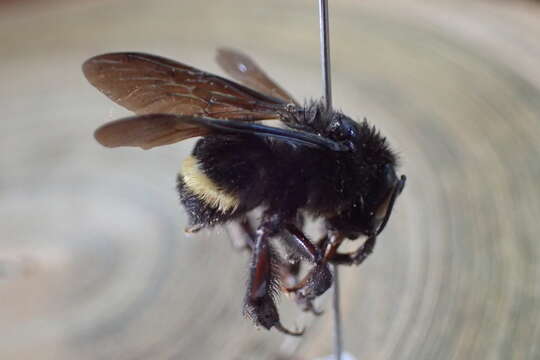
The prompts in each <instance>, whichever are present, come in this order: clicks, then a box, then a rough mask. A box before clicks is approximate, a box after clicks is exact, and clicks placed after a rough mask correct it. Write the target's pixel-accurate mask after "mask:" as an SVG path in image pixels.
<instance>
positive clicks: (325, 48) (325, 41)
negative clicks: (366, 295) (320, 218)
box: [319, 0, 343, 360]
mask: <svg viewBox="0 0 540 360" xmlns="http://www.w3.org/2000/svg"><path fill="white" fill-rule="evenodd" d="M319 25H320V36H321V65H322V66H321V67H322V75H323V81H322V84H323V91H324V100H325V103H326V109H328V110H331V109H332V84H331V78H330V35H329V30H328V2H327V0H319ZM333 270H334V271H333V275H334V291H333V299H332V300H333V301H332V308H333V312H334V353H335V360H341V355H342V353H343V335H342V327H341V310H340V306H339V276H338V275H339V273H338V267H337V265H334V266H333Z"/></svg>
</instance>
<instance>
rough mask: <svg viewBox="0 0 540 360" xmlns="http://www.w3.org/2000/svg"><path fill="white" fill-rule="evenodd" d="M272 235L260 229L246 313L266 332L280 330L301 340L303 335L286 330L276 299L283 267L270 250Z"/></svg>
mask: <svg viewBox="0 0 540 360" xmlns="http://www.w3.org/2000/svg"><path fill="white" fill-rule="evenodd" d="M271 235H272V232H271V231H269V228H268V227H267V226H264V224H263V225H262V226H260V227H259V229H258V230H257V232H256V239H255V245H254V248H253V252H252V254H251V256H252V257H251V263H250V269H249V270H250V271H249V283H248V289H247V293H246V297H245V303H244V313H245V314H246V315H247V316H249V317H250V318H251V319H253V321H254V322H255V324H257V325H259V326H262V327H264V328H266V329H271V328H272V327H275V328H276V329H277V330H279V331H281V332H283V333H285V334H288V335H294V336H299V335H302V334H303V331H301V332H293V331H290V330H288V329H286V328H285V327H284V326H283V325H282V324H281V322H280V320H279V314H278V312H277V308H276V305H275V303H274V297H275V296H276V295H277V294H276V292H277V291H278V290H279V282H278V275H279V268H278V266H279V263H280V260H279V259H278V257H277V255H276V253H275V252H274V251H273V249H272V248H271V246H270V243H269V238H270V236H271Z"/></svg>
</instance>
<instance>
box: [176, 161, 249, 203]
mask: <svg viewBox="0 0 540 360" xmlns="http://www.w3.org/2000/svg"><path fill="white" fill-rule="evenodd" d="M181 173H182V179H183V180H184V184H185V185H186V187H187V188H188V189H189V190H190V191H191V192H192V193H193V194H195V195H196V196H197V197H198V198H199V199H201V200H202V201H203V202H205V203H206V204H207V205H209V206H210V207H212V208H214V209H218V210H219V211H221V212H223V213H225V212H229V211H230V212H233V211H234V210H236V209H237V208H238V206H239V205H240V201H239V200H238V198H237V197H236V196H234V195H232V194H229V193H227V192H226V191H224V190H222V189H220V188H219V186H218V185H216V184H215V183H214V182H213V181H212V179H210V178H209V177H208V176H207V175H206V174H205V173H203V172H202V171H201V169H200V168H199V161H198V160H197V159H196V158H195V157H193V156H189V157H188V158H186V159H185V160H184V161H183V163H182V170H181Z"/></svg>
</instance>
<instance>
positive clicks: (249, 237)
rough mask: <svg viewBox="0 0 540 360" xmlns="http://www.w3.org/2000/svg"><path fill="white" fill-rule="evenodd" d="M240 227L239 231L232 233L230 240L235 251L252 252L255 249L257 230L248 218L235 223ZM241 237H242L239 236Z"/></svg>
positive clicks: (242, 218) (245, 217)
mask: <svg viewBox="0 0 540 360" xmlns="http://www.w3.org/2000/svg"><path fill="white" fill-rule="evenodd" d="M235 223H236V225H238V230H236V229H235V231H234V234H231V233H230V232H228V233H229V235H232V236H230V240H231V244H232V246H233V248H234V250H236V251H238V252H243V251H249V252H251V251H252V250H253V248H254V247H255V229H254V228H253V225H252V224H251V221H250V219H249V218H248V217H247V216H244V217H241V218H240V219H238V220H236V221H235ZM238 235H240V236H238Z"/></svg>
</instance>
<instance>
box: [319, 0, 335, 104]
mask: <svg viewBox="0 0 540 360" xmlns="http://www.w3.org/2000/svg"><path fill="white" fill-rule="evenodd" d="M319 26H320V35H321V65H322V76H323V81H322V85H323V91H324V100H325V102H326V108H327V109H331V108H332V84H331V79H330V39H329V37H330V35H329V30H328V2H327V1H326V0H319Z"/></svg>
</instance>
